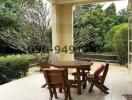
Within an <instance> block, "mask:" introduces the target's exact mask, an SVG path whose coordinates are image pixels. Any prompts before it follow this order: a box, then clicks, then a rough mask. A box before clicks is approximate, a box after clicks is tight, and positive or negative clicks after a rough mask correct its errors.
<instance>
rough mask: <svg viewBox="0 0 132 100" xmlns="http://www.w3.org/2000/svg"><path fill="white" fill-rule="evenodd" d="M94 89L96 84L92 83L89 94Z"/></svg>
mask: <svg viewBox="0 0 132 100" xmlns="http://www.w3.org/2000/svg"><path fill="white" fill-rule="evenodd" d="M93 87H94V84H93V83H91V85H90V88H89V92H92V90H93Z"/></svg>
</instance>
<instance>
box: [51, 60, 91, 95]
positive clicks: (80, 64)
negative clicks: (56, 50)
mask: <svg viewBox="0 0 132 100" xmlns="http://www.w3.org/2000/svg"><path fill="white" fill-rule="evenodd" d="M92 64H93V63H92V62H88V61H77V60H73V61H59V62H54V63H52V64H51V65H52V66H54V67H57V68H66V69H67V70H68V68H76V69H77V93H78V94H81V79H80V69H81V70H82V69H84V70H85V69H89V70H90V67H91V65H92ZM67 75H68V73H67Z"/></svg>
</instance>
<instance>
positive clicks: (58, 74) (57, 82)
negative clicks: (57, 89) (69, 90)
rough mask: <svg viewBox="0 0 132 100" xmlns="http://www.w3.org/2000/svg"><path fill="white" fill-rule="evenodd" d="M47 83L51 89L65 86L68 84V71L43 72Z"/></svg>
mask: <svg viewBox="0 0 132 100" xmlns="http://www.w3.org/2000/svg"><path fill="white" fill-rule="evenodd" d="M43 72H44V77H45V79H46V83H47V84H48V86H49V87H53V86H65V85H66V84H67V79H66V76H65V75H66V69H50V68H46V69H44V70H43Z"/></svg>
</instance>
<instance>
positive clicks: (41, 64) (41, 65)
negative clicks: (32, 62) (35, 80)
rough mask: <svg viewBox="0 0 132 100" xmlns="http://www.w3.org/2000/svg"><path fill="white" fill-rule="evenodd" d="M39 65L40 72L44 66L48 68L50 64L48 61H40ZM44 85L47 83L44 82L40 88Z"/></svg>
mask: <svg viewBox="0 0 132 100" xmlns="http://www.w3.org/2000/svg"><path fill="white" fill-rule="evenodd" d="M39 66H40V72H42V71H43V69H45V68H50V64H49V63H48V61H45V62H40V63H39ZM46 86H47V83H45V84H44V85H42V86H41V87H42V88H45V87H46Z"/></svg>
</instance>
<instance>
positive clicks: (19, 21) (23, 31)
mask: <svg viewBox="0 0 132 100" xmlns="http://www.w3.org/2000/svg"><path fill="white" fill-rule="evenodd" d="M48 13H49V11H48V10H47V6H46V4H43V2H42V0H2V1H0V22H2V23H0V39H1V40H3V41H4V42H5V43H7V44H8V45H9V46H10V48H13V49H16V50H19V51H22V52H26V53H29V52H30V53H33V52H40V51H43V52H45V51H48V49H49V48H50V47H51V39H50V38H51V30H50V29H49V28H48V24H49V22H48V21H49V20H48V17H47V16H48ZM48 30H50V31H48ZM48 32H49V33H48Z"/></svg>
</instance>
